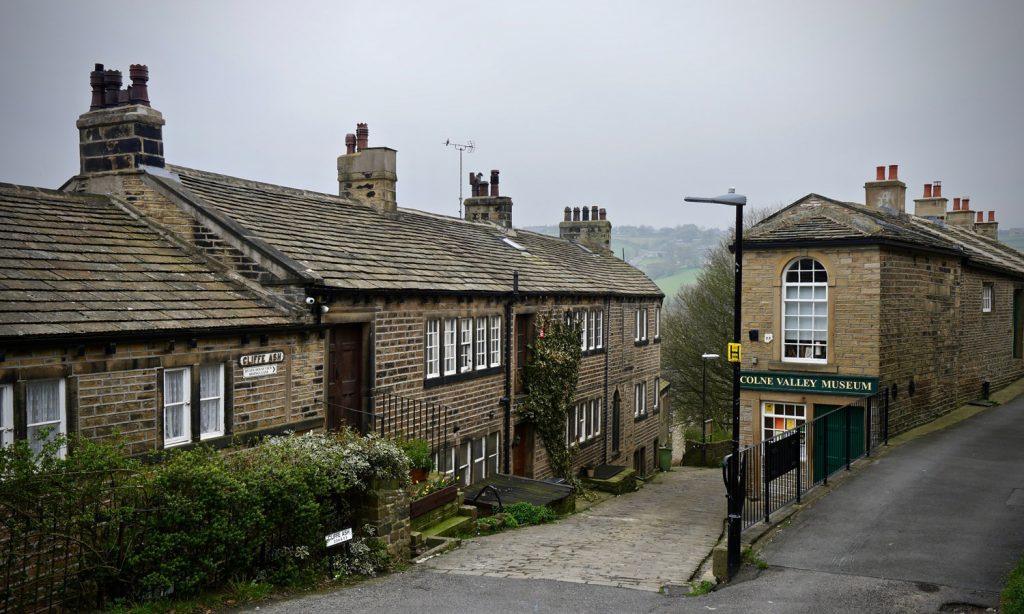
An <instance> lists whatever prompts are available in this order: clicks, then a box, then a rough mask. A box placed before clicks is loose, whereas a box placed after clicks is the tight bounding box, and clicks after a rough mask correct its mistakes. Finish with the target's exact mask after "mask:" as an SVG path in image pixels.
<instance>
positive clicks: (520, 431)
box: [512, 424, 533, 478]
mask: <svg viewBox="0 0 1024 614" xmlns="http://www.w3.org/2000/svg"><path fill="white" fill-rule="evenodd" d="M513 433H514V434H513V436H512V475H518V476H522V477H524V478H532V477H533V425H531V424H517V425H516V427H515V431H513Z"/></svg>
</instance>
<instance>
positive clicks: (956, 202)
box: [953, 196, 960, 211]
mask: <svg viewBox="0 0 1024 614" xmlns="http://www.w3.org/2000/svg"><path fill="white" fill-rule="evenodd" d="M959 210H960V197H959V196H957V197H956V198H954V199H953V211H959Z"/></svg>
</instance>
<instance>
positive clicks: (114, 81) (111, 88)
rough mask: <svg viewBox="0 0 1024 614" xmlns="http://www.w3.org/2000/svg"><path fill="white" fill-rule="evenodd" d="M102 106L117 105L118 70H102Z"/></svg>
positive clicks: (119, 82) (119, 81) (118, 88)
mask: <svg viewBox="0 0 1024 614" xmlns="http://www.w3.org/2000/svg"><path fill="white" fill-rule="evenodd" d="M103 89H104V90H105V91H104V92H103V106H105V107H116V106H117V94H118V92H119V91H120V90H121V71H120V70H104V71H103Z"/></svg>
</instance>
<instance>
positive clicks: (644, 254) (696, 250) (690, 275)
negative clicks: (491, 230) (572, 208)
mask: <svg viewBox="0 0 1024 614" xmlns="http://www.w3.org/2000/svg"><path fill="white" fill-rule="evenodd" d="M526 230H532V231H534V232H540V233H543V234H547V235H552V236H558V227H557V226H532V227H528V228H526ZM723 232H724V231H723V230H720V229H718V228H701V227H699V226H695V225H693V224H686V225H685V226H676V227H674V228H652V227H650V226H613V227H612V251H613V252H614V253H615V255H616V256H618V257H620V258H623V259H624V260H625V261H626V262H628V263H630V264H632V265H633V266H635V267H636V268H638V269H640V270H641V271H643V272H644V273H645V274H646V275H647V276H648V277H650V278H651V279H653V280H654V281H655V283H657V284H658V286H659V287H660V288H661V290H662V292H664V293H665V296H666V297H672V296H675V294H676V292H678V291H679V288H680V286H683V285H685V284H690V283H693V281H694V279H695V278H696V275H697V272H698V271H700V267H701V265H702V264H703V262H704V255H705V254H706V253H707V251H708V250H709V249H711V248H712V247H714V246H715V245H717V244H718V242H719V241H720V240H721V238H722V233H723Z"/></svg>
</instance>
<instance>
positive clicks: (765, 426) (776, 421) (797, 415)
mask: <svg viewBox="0 0 1024 614" xmlns="http://www.w3.org/2000/svg"><path fill="white" fill-rule="evenodd" d="M806 420H807V405H804V404H803V403H777V402H775V401H765V402H763V403H761V441H767V440H769V439H771V438H772V437H775V436H776V435H779V434H781V433H784V432H786V431H791V430H793V429H795V428H799V427H801V426H803V424H804V422H805V421H806ZM800 460H807V454H806V451H805V449H804V432H803V431H801V432H800Z"/></svg>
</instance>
